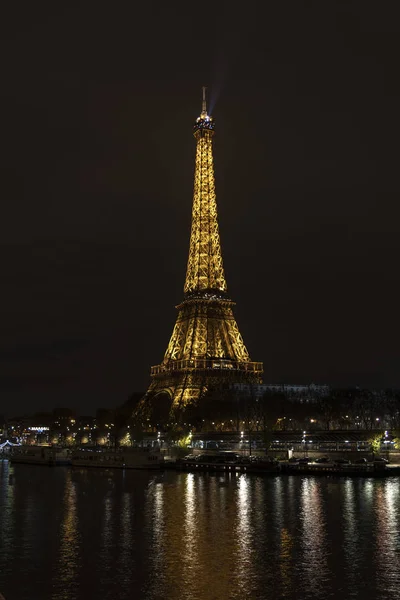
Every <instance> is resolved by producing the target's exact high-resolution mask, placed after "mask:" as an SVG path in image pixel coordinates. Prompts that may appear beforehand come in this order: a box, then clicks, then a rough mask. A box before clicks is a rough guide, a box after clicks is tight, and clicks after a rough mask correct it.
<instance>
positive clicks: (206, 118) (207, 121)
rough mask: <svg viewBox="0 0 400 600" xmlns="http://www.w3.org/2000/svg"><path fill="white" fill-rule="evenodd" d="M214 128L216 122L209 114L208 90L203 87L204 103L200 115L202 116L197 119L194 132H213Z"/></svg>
mask: <svg viewBox="0 0 400 600" xmlns="http://www.w3.org/2000/svg"><path fill="white" fill-rule="evenodd" d="M214 127H215V125H214V120H213V118H212V117H211V116H210V115H209V114H208V113H207V102H206V88H205V87H203V102H202V106H201V113H200V116H199V117H197V119H196V123H195V125H194V130H195V132H196V131H201V130H208V131H212V130H213V129H214Z"/></svg>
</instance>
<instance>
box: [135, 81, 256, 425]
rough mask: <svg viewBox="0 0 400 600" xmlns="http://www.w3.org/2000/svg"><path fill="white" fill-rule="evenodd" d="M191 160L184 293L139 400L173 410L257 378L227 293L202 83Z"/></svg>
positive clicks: (212, 124) (211, 133)
mask: <svg viewBox="0 0 400 600" xmlns="http://www.w3.org/2000/svg"><path fill="white" fill-rule="evenodd" d="M193 130H194V131H193V133H194V137H195V139H196V163H195V173H194V193H193V208H192V227H191V233H190V244H189V258H188V262H187V269H186V278H185V285H184V298H183V301H182V303H181V304H179V305H178V306H177V307H176V308H177V309H178V317H177V320H176V323H175V327H174V329H173V332H172V336H171V339H170V341H169V344H168V347H167V350H166V352H165V354H164V358H163V360H162V362H161V364H159V365H156V366H153V367H152V368H151V383H150V387H149V389H148V391H147V393H146V395H145V397H144V398H143V401H142V402H143V405H147V406H148V407H150V406H151V405H152V404H153V403H154V401H155V400H157V402H156V403H157V404H158V405H159V403H160V402H162V403H164V402H165V403H166V404H168V405H169V407H170V409H171V410H172V413H173V414H176V411H177V410H184V409H185V408H186V407H187V406H188V405H191V404H193V403H195V404H196V403H198V402H199V400H200V399H201V397H202V396H203V395H204V394H205V393H206V392H207V391H209V390H211V389H215V388H218V386H221V385H226V384H235V383H246V382H247V383H261V378H262V373H263V365H262V363H261V362H252V361H251V360H250V357H249V353H248V351H247V349H246V346H245V345H244V342H243V339H242V336H241V335H240V332H239V328H238V326H237V323H236V320H235V317H234V315H233V307H234V305H235V304H234V302H232V300H231V299H230V298H229V296H228V293H227V284H226V279H225V273H224V267H223V260H222V252H221V242H220V235H219V227H218V215H217V203H216V194H215V180H214V162H213V137H214V131H215V121H214V119H213V118H212V117H211V116H209V115H208V113H207V106H206V98H205V88H203V102H202V110H201V113H200V116H199V117H198V118H197V119H196V122H195V124H194V128H193Z"/></svg>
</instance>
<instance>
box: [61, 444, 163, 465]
mask: <svg viewBox="0 0 400 600" xmlns="http://www.w3.org/2000/svg"><path fill="white" fill-rule="evenodd" d="M163 464H164V456H163V455H162V454H161V452H160V451H159V450H158V449H153V448H129V447H124V448H118V449H117V450H93V449H90V450H89V449H81V450H76V451H74V453H73V455H72V466H73V467H102V468H106V469H160V468H161V467H162V465H163Z"/></svg>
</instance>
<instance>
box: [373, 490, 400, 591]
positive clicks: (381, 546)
mask: <svg viewBox="0 0 400 600" xmlns="http://www.w3.org/2000/svg"><path fill="white" fill-rule="evenodd" d="M399 487H400V484H399V481H398V480H397V479H392V480H387V481H385V482H384V483H381V485H380V486H379V487H377V488H376V492H375V498H374V500H375V502H374V508H375V516H376V520H377V524H378V527H377V536H376V548H375V561H376V564H377V579H378V581H377V585H378V590H379V587H380V586H382V585H384V586H385V594H386V598H398V595H399V584H400V554H399V551H400V531H399V500H400V493H399ZM396 573H397V575H396ZM388 582H389V585H388Z"/></svg>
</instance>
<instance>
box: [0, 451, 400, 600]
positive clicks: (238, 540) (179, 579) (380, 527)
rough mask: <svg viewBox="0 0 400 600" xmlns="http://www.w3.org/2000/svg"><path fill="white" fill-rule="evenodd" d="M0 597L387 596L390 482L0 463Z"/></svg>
mask: <svg viewBox="0 0 400 600" xmlns="http://www.w3.org/2000/svg"><path fill="white" fill-rule="evenodd" d="M0 592H2V593H3V595H4V596H5V598H6V600H48V599H49V600H50V599H51V600H83V599H85V600H91V599H99V600H111V599H112V600H128V599H129V600H137V599H138V600H141V599H143V600H147V599H157V600H158V599H160V600H161V599H163V600H178V599H179V600H182V599H183V600H186V599H187V600H230V599H232V600H233V599H236V598H237V599H239V598H240V599H243V598H251V599H263V600H264V599H274V598H287V599H296V600H303V599H308V598H309V599H310V600H311V599H312V600H317V599H320V598H321V599H322V598H323V599H331V598H334V599H336V598H341V599H343V600H347V599H349V598H360V599H361V598H362V599H363V600H366V599H370V598H374V599H375V598H376V599H382V600H391V599H393V600H395V599H396V600H397V599H398V598H399V594H400V479H397V478H390V479H376V480H372V479H345V478H343V479H335V478H326V479H325V478H313V477H303V476H279V477H259V476H254V475H252V476H248V475H226V476H221V475H213V474H190V473H175V472H172V471H167V472H165V473H157V474H155V473H151V472H141V471H127V472H123V471H118V470H115V471H106V470H94V469H92V470H91V469H87V470H85V469H68V468H62V467H58V468H57V467H56V468H48V467H37V466H24V465H15V466H11V465H10V464H9V463H8V462H7V461H0Z"/></svg>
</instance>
